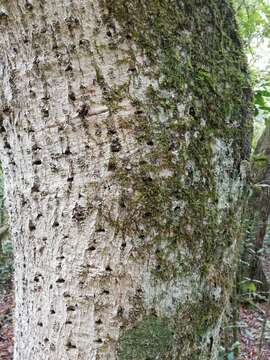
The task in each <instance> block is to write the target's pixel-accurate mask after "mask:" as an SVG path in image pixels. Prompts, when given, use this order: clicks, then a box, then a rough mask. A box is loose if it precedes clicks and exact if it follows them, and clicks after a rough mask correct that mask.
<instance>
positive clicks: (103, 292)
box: [101, 290, 110, 295]
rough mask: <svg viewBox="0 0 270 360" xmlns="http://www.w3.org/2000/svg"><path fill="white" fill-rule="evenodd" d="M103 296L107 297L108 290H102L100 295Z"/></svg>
mask: <svg viewBox="0 0 270 360" xmlns="http://www.w3.org/2000/svg"><path fill="white" fill-rule="evenodd" d="M103 294H104V295H109V294H110V292H109V290H103V291H102V293H101V295H103Z"/></svg>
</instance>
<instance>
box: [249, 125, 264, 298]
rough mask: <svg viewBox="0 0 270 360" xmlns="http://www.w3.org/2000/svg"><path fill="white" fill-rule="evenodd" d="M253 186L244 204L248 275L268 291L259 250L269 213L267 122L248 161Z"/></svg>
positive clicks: (258, 289)
mask: <svg viewBox="0 0 270 360" xmlns="http://www.w3.org/2000/svg"><path fill="white" fill-rule="evenodd" d="M252 178H253V184H254V186H253V189H252V193H251V196H250V199H249V204H248V214H249V216H248V229H249V234H248V239H247V240H248V247H249V249H247V251H248V250H252V251H251V255H249V256H248V255H246V256H245V257H246V258H247V260H248V262H249V278H250V279H251V280H253V281H254V280H255V281H256V288H257V292H262V293H263V294H265V293H266V292H268V291H269V283H268V280H267V278H266V275H265V273H264V269H263V260H262V256H263V254H262V250H263V247H264V239H265V235H266V231H267V225H268V219H269V215H270V126H269V125H268V126H267V127H266V128H265V130H264V132H263V134H262V136H261V138H260V139H259V141H258V144H257V146H256V149H255V151H254V161H253V164H252Z"/></svg>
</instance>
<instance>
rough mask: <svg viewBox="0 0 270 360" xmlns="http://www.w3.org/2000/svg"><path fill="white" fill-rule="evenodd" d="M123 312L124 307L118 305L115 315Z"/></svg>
mask: <svg viewBox="0 0 270 360" xmlns="http://www.w3.org/2000/svg"><path fill="white" fill-rule="evenodd" d="M123 313H124V309H123V308H122V306H119V308H118V309H117V316H122V315H123Z"/></svg>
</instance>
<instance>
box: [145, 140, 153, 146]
mask: <svg viewBox="0 0 270 360" xmlns="http://www.w3.org/2000/svg"><path fill="white" fill-rule="evenodd" d="M146 144H147V145H149V146H153V145H154V143H153V141H152V140H149V141H147V143H146Z"/></svg>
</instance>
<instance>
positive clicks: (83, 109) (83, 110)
mask: <svg viewBox="0 0 270 360" xmlns="http://www.w3.org/2000/svg"><path fill="white" fill-rule="evenodd" d="M88 112H89V106H88V105H86V104H83V105H82V106H81V107H80V109H79V110H78V115H79V117H80V118H82V119H83V118H85V117H86V116H87V115H88Z"/></svg>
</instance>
